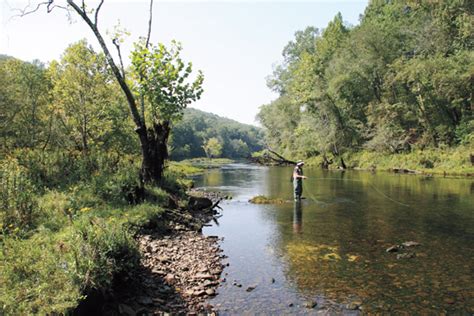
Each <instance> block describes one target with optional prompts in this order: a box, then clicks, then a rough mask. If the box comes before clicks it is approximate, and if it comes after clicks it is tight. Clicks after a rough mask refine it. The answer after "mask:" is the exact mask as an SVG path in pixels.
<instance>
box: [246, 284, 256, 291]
mask: <svg viewBox="0 0 474 316" xmlns="http://www.w3.org/2000/svg"><path fill="white" fill-rule="evenodd" d="M256 287H257V286H256V285H253V286H249V287H247V289H246V291H247V292H252V291H253V290H255V288H256Z"/></svg>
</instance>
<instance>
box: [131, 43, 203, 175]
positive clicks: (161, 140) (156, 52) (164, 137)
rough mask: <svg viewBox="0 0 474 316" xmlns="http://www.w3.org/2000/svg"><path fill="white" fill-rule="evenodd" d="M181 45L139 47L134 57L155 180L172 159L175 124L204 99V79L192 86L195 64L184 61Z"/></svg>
mask: <svg viewBox="0 0 474 316" xmlns="http://www.w3.org/2000/svg"><path fill="white" fill-rule="evenodd" d="M180 52H181V45H180V44H179V43H177V42H172V45H171V48H170V49H167V48H166V47H165V46H164V45H163V44H159V45H157V46H153V45H152V46H151V47H150V48H149V47H148V46H147V45H146V42H145V41H141V42H139V43H137V44H135V49H134V51H133V52H132V54H131V57H132V74H133V79H134V82H135V88H136V90H137V91H138V93H139V94H140V95H141V96H143V97H144V98H145V100H144V101H143V102H144V103H143V107H142V116H143V118H144V121H146V122H147V123H148V126H150V128H149V129H148V130H147V139H148V143H149V145H150V146H149V155H150V156H151V159H152V161H153V162H154V163H155V165H156V166H157V169H156V170H153V169H152V170H150V172H151V173H152V174H151V176H152V179H155V180H158V179H159V178H160V177H161V172H162V170H163V166H164V161H165V159H167V158H168V147H167V142H168V138H169V135H170V130H171V124H172V122H173V121H176V120H178V119H180V118H181V117H182V115H183V110H184V109H185V108H186V107H187V106H188V105H189V104H190V103H191V102H193V101H196V100H198V99H199V98H200V96H201V94H202V92H203V90H202V83H203V80H204V77H203V75H202V73H201V72H198V75H197V77H196V78H195V80H194V81H193V82H191V83H190V82H188V78H189V76H190V75H191V72H192V64H191V63H188V64H185V63H184V62H183V61H182V60H181V58H180Z"/></svg>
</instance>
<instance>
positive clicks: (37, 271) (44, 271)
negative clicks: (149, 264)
mask: <svg viewBox="0 0 474 316" xmlns="http://www.w3.org/2000/svg"><path fill="white" fill-rule="evenodd" d="M2 246H3V247H2V251H1V252H0V271H2V273H1V274H0V314H8V315H18V314H21V315H24V314H43V315H44V314H64V313H67V312H68V311H69V310H70V309H72V308H74V307H76V306H77V304H78V303H79V301H80V300H81V299H83V298H84V295H86V294H87V293H89V291H91V290H92V289H99V288H100V289H107V288H109V287H110V286H111V285H112V283H113V281H114V280H115V279H116V277H118V276H121V275H122V274H123V273H124V272H127V271H130V270H131V269H134V268H136V267H137V265H138V263H139V252H138V248H137V245H136V243H135V241H134V240H133V238H132V236H131V235H130V233H129V232H128V231H127V230H126V229H124V227H123V225H122V223H120V222H119V221H116V220H115V221H114V220H109V221H106V220H103V219H97V218H95V219H92V218H84V219H82V220H80V221H77V222H75V223H74V226H72V227H69V228H66V229H64V230H63V231H61V232H60V233H56V234H51V233H50V232H49V231H40V232H39V233H37V234H35V235H33V236H32V237H31V238H29V239H24V240H21V239H17V238H12V237H8V238H6V239H4V241H3V244H2Z"/></svg>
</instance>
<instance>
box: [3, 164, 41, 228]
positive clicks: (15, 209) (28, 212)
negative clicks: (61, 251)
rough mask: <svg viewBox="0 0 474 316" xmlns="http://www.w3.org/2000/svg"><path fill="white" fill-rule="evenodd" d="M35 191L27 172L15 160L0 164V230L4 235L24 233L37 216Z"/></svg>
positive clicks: (33, 224)
mask: <svg viewBox="0 0 474 316" xmlns="http://www.w3.org/2000/svg"><path fill="white" fill-rule="evenodd" d="M39 213H40V212H39V207H38V204H37V202H36V189H35V187H34V186H33V184H32V183H31V181H30V179H29V178H28V176H27V170H26V169H25V168H24V167H22V166H20V165H19V164H18V161H17V160H16V159H11V158H7V159H5V160H3V161H1V162H0V229H1V230H2V231H3V232H4V233H12V232H19V233H22V232H26V231H28V230H30V229H32V228H33V227H34V226H35V225H36V220H37V218H38V215H39Z"/></svg>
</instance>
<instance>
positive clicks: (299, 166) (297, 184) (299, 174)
mask: <svg viewBox="0 0 474 316" xmlns="http://www.w3.org/2000/svg"><path fill="white" fill-rule="evenodd" d="M303 165H304V162H303V161H301V160H299V161H298V162H297V163H296V167H295V169H294V170H293V188H294V190H295V201H299V200H301V194H303V179H306V177H305V176H304V175H303Z"/></svg>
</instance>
